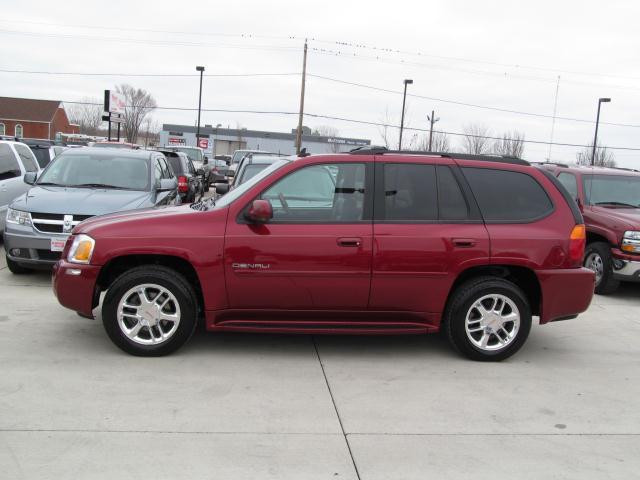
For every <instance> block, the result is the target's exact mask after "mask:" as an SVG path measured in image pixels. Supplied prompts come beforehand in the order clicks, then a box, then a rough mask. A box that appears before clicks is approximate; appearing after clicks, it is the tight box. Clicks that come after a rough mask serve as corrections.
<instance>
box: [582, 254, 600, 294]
mask: <svg viewBox="0 0 640 480" xmlns="http://www.w3.org/2000/svg"><path fill="white" fill-rule="evenodd" d="M584 266H585V267H587V268H588V269H589V270H593V271H594V272H595V274H596V286H597V285H600V282H601V281H602V277H603V276H604V262H603V261H602V257H601V256H600V254H599V253H598V252H591V253H590V254H589V255H587V258H585V259H584Z"/></svg>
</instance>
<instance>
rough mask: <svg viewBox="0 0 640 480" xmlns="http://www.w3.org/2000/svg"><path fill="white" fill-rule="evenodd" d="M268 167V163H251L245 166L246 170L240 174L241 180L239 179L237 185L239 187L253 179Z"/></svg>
mask: <svg viewBox="0 0 640 480" xmlns="http://www.w3.org/2000/svg"><path fill="white" fill-rule="evenodd" d="M269 165H270V164H268V163H262V164H260V163H258V164H255V163H253V164H251V165H247V166H246V168H245V169H244V172H242V178H240V182H239V183H238V184H239V185H240V184H243V183H245V182H246V181H247V180H249V179H250V178H253V177H255V176H256V175H257V174H258V173H260V172H261V171H262V170H264V169H265V168H267V167H268V166H269Z"/></svg>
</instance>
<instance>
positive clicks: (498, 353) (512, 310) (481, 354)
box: [443, 276, 531, 362]
mask: <svg viewBox="0 0 640 480" xmlns="http://www.w3.org/2000/svg"><path fill="white" fill-rule="evenodd" d="M443 321H444V325H443V328H444V330H445V333H446V335H447V337H448V339H449V342H450V343H451V345H452V346H453V347H454V348H455V349H456V350H458V351H459V352H460V353H462V354H463V355H464V356H466V357H467V358H469V359H471V360H479V361H490V362H496V361H500V360H504V359H506V358H509V357H510V356H511V355H513V354H514V353H516V352H517V351H518V350H520V348H521V347H522V345H524V343H525V341H526V340H527V337H528V336H529V331H530V330H531V307H530V306H529V301H528V300H527V297H526V296H525V294H524V293H523V292H522V290H521V289H520V288H519V287H518V286H517V285H515V284H514V283H512V282H510V281H508V280H505V279H502V278H499V277H491V276H485V277H478V278H474V279H471V280H468V281H467V282H465V283H463V284H462V285H460V286H459V287H458V288H457V289H456V291H455V292H454V293H453V295H452V297H451V299H450V301H449V304H448V306H447V309H446V311H445V315H444V319H443Z"/></svg>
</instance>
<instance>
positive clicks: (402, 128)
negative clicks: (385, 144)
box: [398, 79, 413, 150]
mask: <svg viewBox="0 0 640 480" xmlns="http://www.w3.org/2000/svg"><path fill="white" fill-rule="evenodd" d="M412 83H413V80H410V79H405V80H404V95H402V117H401V118H400V140H399V141H398V150H402V130H404V105H405V102H406V101H407V85H411V84H412Z"/></svg>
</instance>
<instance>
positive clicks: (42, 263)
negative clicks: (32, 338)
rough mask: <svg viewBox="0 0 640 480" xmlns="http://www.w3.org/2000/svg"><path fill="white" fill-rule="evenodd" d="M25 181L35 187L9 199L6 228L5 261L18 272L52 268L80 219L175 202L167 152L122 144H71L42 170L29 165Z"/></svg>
mask: <svg viewBox="0 0 640 480" xmlns="http://www.w3.org/2000/svg"><path fill="white" fill-rule="evenodd" d="M0 148H1V147H0ZM16 148H17V147H16ZM24 148H25V149H27V151H29V150H28V148H27V147H26V146H25V147H24ZM29 154H30V155H33V154H31V152H30V151H29ZM33 162H34V163H35V159H34V160H33ZM20 181H21V182H22V179H20ZM24 182H26V183H24V185H26V186H28V185H32V187H31V188H30V189H29V190H28V192H26V193H25V194H22V195H20V196H19V197H17V198H16V199H15V200H13V202H12V203H11V204H10V205H9V208H8V210H7V216H6V218H7V222H6V226H5V229H4V248H5V253H6V256H7V266H8V267H9V270H10V271H11V272H12V273H16V274H18V273H25V272H27V271H28V270H30V269H33V268H51V266H52V265H53V264H54V263H55V262H56V261H57V260H58V259H60V254H61V252H62V249H63V247H64V244H65V241H66V239H67V237H68V236H69V235H70V234H71V231H72V229H73V228H74V227H75V226H76V225H78V224H79V223H80V222H81V221H83V220H85V219H87V218H90V217H93V216H95V215H102V214H105V213H112V212H122V211H125V210H134V209H140V208H146V207H154V206H164V205H171V204H173V203H174V202H175V198H176V195H177V188H178V182H177V180H176V178H175V176H174V175H173V172H172V171H171V169H170V168H169V166H168V165H167V162H166V160H165V158H164V156H163V155H161V154H160V153H158V152H149V151H143V150H125V149H120V148H118V149H116V148H93V147H84V148H77V149H76V148H71V149H68V150H66V151H64V152H62V153H61V154H60V155H59V156H58V157H56V159H55V160H54V161H53V162H51V163H50V164H49V165H48V166H47V168H46V169H45V170H44V171H43V172H42V174H41V175H38V172H37V171H35V170H33V169H32V171H28V172H27V173H26V174H25V175H24ZM27 184H28V185H27Z"/></svg>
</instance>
